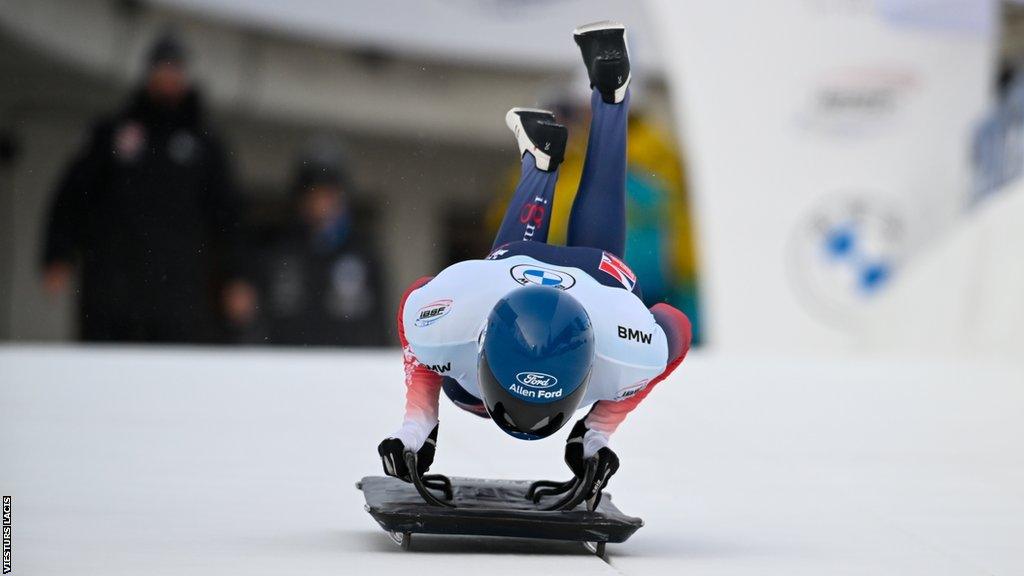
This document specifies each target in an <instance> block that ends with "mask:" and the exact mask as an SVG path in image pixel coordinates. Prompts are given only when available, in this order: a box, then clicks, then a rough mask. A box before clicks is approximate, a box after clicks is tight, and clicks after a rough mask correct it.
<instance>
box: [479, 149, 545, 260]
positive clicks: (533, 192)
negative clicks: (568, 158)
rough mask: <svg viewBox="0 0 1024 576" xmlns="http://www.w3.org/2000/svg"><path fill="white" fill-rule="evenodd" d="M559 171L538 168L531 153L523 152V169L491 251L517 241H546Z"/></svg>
mask: <svg viewBox="0 0 1024 576" xmlns="http://www.w3.org/2000/svg"><path fill="white" fill-rule="evenodd" d="M557 180H558V172H557V171H552V172H545V171H543V170H539V169H538V168H537V165H536V164H535V163H534V160H533V155H532V154H530V153H529V152H527V153H525V154H523V168H522V173H521V175H520V176H519V185H518V186H516V191H515V194H513V196H512V201H511V202H509V205H508V209H507V210H506V212H505V218H504V220H502V221H501V228H499V229H498V235H497V237H495V239H494V245H493V246H492V247H491V250H494V249H496V248H498V247H499V246H502V245H504V244H508V243H509V242H516V241H519V240H534V241H537V242H547V241H548V229H549V228H550V227H551V201H552V200H553V199H554V197H555V182H556V181H557Z"/></svg>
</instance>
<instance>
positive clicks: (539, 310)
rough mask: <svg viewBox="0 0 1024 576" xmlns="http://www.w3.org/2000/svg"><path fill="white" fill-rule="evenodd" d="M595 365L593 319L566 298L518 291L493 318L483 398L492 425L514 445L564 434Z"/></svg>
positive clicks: (481, 365) (480, 366) (552, 292)
mask: <svg viewBox="0 0 1024 576" xmlns="http://www.w3.org/2000/svg"><path fill="white" fill-rule="evenodd" d="M593 365H594V329H593V327H592V326H591V323H590V316H589V315H588V314H587V311H586V310H584V309H583V306H582V305H581V304H580V303H579V302H577V301H576V299H575V298H573V297H572V296H570V295H569V294H567V293H566V292H565V291H564V290H560V289H557V288H546V287H541V286H536V287H527V288H516V289H514V290H512V291H511V292H509V293H508V294H506V295H505V296H504V297H503V298H502V299H501V300H498V303H497V304H495V305H494V308H492V309H491V313H490V314H489V315H488V316H487V325H486V326H485V328H484V333H483V342H482V343H481V346H480V357H479V360H478V363H477V372H478V376H479V382H480V392H481V394H482V395H483V400H484V405H485V406H486V407H487V412H488V414H490V415H491V419H492V420H494V423H495V424H497V425H498V427H499V428H501V429H502V430H504V431H505V432H506V433H508V434H510V435H512V436H515V437H516V438H520V439H523V440H538V439H540V438H544V437H546V436H550V435H551V434H554V433H555V432H556V431H557V430H558V429H559V428H561V427H562V426H563V425H564V424H565V423H566V421H567V420H568V419H569V417H570V416H572V414H573V412H575V411H576V408H577V407H578V406H579V404H580V400H582V399H583V396H584V394H586V391H587V383H588V382H589V380H590V371H591V368H592V367H593Z"/></svg>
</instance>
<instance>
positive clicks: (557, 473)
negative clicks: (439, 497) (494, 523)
mask: <svg viewBox="0 0 1024 576" xmlns="http://www.w3.org/2000/svg"><path fill="white" fill-rule="evenodd" d="M677 374H678V375H677V376H675V377H673V378H672V379H670V380H669V381H667V382H664V383H663V384H661V386H659V388H658V389H657V390H656V391H655V392H654V393H653V394H652V395H651V396H650V397H649V398H648V400H647V401H646V402H645V403H644V404H643V405H642V406H641V407H640V409H639V410H638V412H637V413H635V414H633V415H632V416H631V417H630V418H629V419H628V420H627V421H626V423H625V424H624V425H623V427H622V429H621V430H620V431H619V434H618V435H617V436H616V437H615V438H614V439H613V442H614V444H613V445H614V447H615V449H616V450H617V451H618V453H619V454H620V456H621V458H622V469H621V471H620V472H619V474H618V476H616V477H615V478H614V479H613V480H612V483H611V491H612V492H613V493H614V494H615V498H616V501H617V503H618V505H619V506H620V507H621V508H622V509H623V510H624V511H626V512H627V513H629V514H634V515H637V516H641V517H643V518H644V519H645V520H646V521H647V525H646V527H644V528H642V529H641V530H640V531H639V532H638V533H637V534H636V535H635V536H634V537H633V539H632V540H630V541H629V542H627V543H625V544H621V545H610V546H609V547H608V549H609V553H610V554H611V565H608V564H605V563H604V562H602V561H601V560H599V559H597V558H595V557H593V556H590V555H588V554H587V553H585V552H583V551H582V550H581V547H579V546H578V545H561V544H551V543H535V542H530V541H514V542H507V541H500V540H476V539H466V538H443V537H426V536H422V537H418V538H414V541H415V548H417V549H418V551H414V552H402V551H401V550H400V549H399V548H398V547H397V546H395V545H393V544H391V543H390V541H389V540H388V539H387V537H386V536H385V535H384V533H383V532H382V531H381V530H380V529H379V528H378V527H377V526H376V524H374V522H373V521H372V520H371V519H370V517H369V516H368V515H367V514H366V513H365V512H364V511H363V508H362V505H363V502H362V496H361V494H360V493H359V492H358V491H356V490H355V488H354V483H355V482H356V480H358V479H359V478H360V477H361V476H363V475H366V474H376V473H379V464H378V461H377V458H376V454H375V447H376V444H377V442H378V441H379V440H380V439H381V438H382V437H383V436H384V435H386V434H387V433H389V432H391V431H392V430H393V429H394V428H395V427H396V426H397V424H398V421H399V418H400V417H401V413H402V406H403V386H402V384H401V377H402V371H401V368H400V356H399V354H398V352H397V351H386V352H371V353H317V352H311V353H303V352H270V351H241V352H237V351H225V350H219V351H193V350H189V349H168V350H156V351H154V350H148V349H141V348H138V349H135V348H129V349H123V348H122V349H117V350H115V349H103V348H98V349H64V348H32V347H10V348H0V491H2V493H3V494H12V495H13V496H14V510H13V521H14V526H13V528H14V534H13V535H14V557H13V560H14V570H13V572H12V574H14V575H15V576H21V575H26V576H28V575H51V574H58V575H59V574H76V575H86V574H88V575H93V574H95V575H100V574H102V575H105V576H113V575H133V576H135V575H148V574H168V575H170V574H173V575H175V576H179V575H182V574H204V575H205V574H209V575H262V574H268V575H269V574H274V575H282V574H287V575H305V574H317V575H328V574H330V575H337V574H371V575H375V576H388V575H393V574H394V575H398V574H402V575H410V574H414V575H426V574H487V575H488V576H494V575H500V574H514V575H516V576H522V575H523V574H556V575H558V576H569V575H574V574H585V575H587V576H593V575H597V574H700V575H709V574H711V575H715V574H757V575H765V574H779V575H785V576H793V575H798V574H808V575H815V576H821V575H822V574H828V575H834V574H871V575H879V574H893V575H901V576H906V575H918V574H920V575H928V576H936V575H942V574H963V575H968V574H993V575H1019V574H1024V449H1022V447H1021V442H1022V439H1024V418H1022V413H1024V412H1022V408H1024V375H1022V372H1021V370H1020V369H1019V367H1010V366H998V365H973V364H953V363H946V364H934V363H916V364H910V363H896V362H886V363H872V364H865V363H856V362H851V361H832V362H824V361H816V362H781V361H778V360H766V359H749V358H748V359H743V360H740V359H720V358H709V357H702V356H700V355H693V356H692V357H691V358H690V359H688V360H687V361H686V363H685V364H684V365H683V367H682V369H681V370H680V371H679V372H678V373H677ZM441 417H442V420H441V433H440V441H439V454H438V459H437V462H436V464H435V467H434V469H435V470H436V471H439V472H443V473H447V474H454V475H474V476H477V475H479V476H496V477H516V478H540V477H548V478H558V479H561V478H565V477H567V471H566V470H565V469H564V465H563V464H562V462H561V451H562V443H563V440H564V439H563V438H562V436H564V435H563V434H559V435H558V437H557V438H552V439H549V440H545V441H542V442H535V443H525V442H519V441H516V440H513V439H511V438H508V437H506V436H504V435H503V434H502V433H501V432H500V431H498V430H497V429H496V428H494V427H492V426H491V425H490V424H489V423H487V422H485V421H482V420H479V419H477V418H476V417H473V416H470V415H468V414H463V413H460V412H458V410H457V409H455V408H453V407H452V406H450V405H443V407H442V412H441Z"/></svg>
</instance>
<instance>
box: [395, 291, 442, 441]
mask: <svg viewBox="0 0 1024 576" xmlns="http://www.w3.org/2000/svg"><path fill="white" fill-rule="evenodd" d="M431 278H432V277H431V276H425V277H423V278H420V279H419V280H417V281H415V282H413V283H412V285H411V286H409V288H408V289H406V291H405V294H403V295H402V303H401V304H400V305H399V306H398V339H399V341H400V342H401V344H402V361H403V363H404V365H405V386H406V389H405V420H404V421H403V423H402V427H401V428H400V429H399V431H398V432H397V433H395V436H394V437H396V438H399V439H401V440H402V443H403V444H405V446H406V447H407V448H411V449H413V450H419V449H420V447H421V446H423V442H425V441H426V439H427V436H428V435H429V434H430V432H431V430H433V429H434V426H435V425H436V424H437V412H438V398H439V396H440V393H441V375H440V374H437V373H435V372H433V371H431V370H428V369H427V368H426V367H425V366H423V365H422V364H420V363H419V362H418V361H417V360H416V357H415V356H414V355H413V353H412V350H410V349H409V340H408V339H406V337H405V324H404V323H403V321H402V316H403V312H404V311H405V301H406V300H408V299H409V294H411V293H412V292H413V291H414V290H416V289H417V288H420V287H421V286H423V285H424V284H426V283H427V282H429V281H430V280H431Z"/></svg>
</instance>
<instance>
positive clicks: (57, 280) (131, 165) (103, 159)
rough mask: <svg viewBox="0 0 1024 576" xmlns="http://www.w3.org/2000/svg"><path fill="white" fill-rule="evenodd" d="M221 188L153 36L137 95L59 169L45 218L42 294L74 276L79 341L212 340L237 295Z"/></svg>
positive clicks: (184, 84) (223, 168)
mask: <svg viewBox="0 0 1024 576" xmlns="http://www.w3.org/2000/svg"><path fill="white" fill-rule="evenodd" d="M230 180H231V179H230V175H229V168H228V166H227V159H226V154H225V150H224V147H223V145H222V144H221V142H220V140H219V139H218V138H217V136H216V135H215V134H214V133H213V132H212V130H211V128H210V126H209V125H208V124H207V123H206V121H205V120H204V117H203V107H202V103H201V99H200V97H199V94H198V93H197V91H196V90H195V89H194V88H193V87H192V85H191V83H190V80H189V76H188V71H187V68H186V54H185V49H184V47H183V46H182V44H181V43H180V42H179V41H178V40H177V39H176V38H175V37H174V36H173V35H165V36H164V37H162V38H161V39H160V40H158V41H157V42H156V43H155V44H154V46H153V47H152V48H151V50H150V53H149V56H148V69H147V72H146V77H145V80H144V82H143V83H142V86H141V87H140V88H139V89H138V90H136V91H135V92H134V93H133V94H132V95H131V97H130V99H129V101H128V103H127V105H126V106H125V107H124V108H123V109H122V110H121V111H120V112H118V113H117V114H115V115H113V116H112V117H110V118H107V119H103V120H101V121H99V122H98V123H97V124H96V126H95V127H94V129H93V130H92V133H91V137H90V138H89V140H88V142H87V144H86V145H85V146H84V147H83V148H82V150H81V151H80V152H79V153H78V154H77V156H76V157H75V158H74V159H73V160H72V161H71V163H70V165H69V166H68V167H67V169H66V170H65V172H64V175H63V177H62V178H61V179H60V182H59V185H58V187H57V189H56V193H55V195H54V200H53V203H52V206H51V209H50V214H49V225H48V228H47V231H46V237H45V249H44V254H43V260H44V285H45V288H46V289H47V291H48V292H50V293H59V292H61V291H64V290H66V289H67V287H68V285H69V283H70V280H71V277H72V275H73V273H74V272H75V270H76V267H77V272H78V273H79V274H80V282H79V288H80V290H79V294H78V307H79V314H80V317H79V330H80V337H81V339H83V340H87V341H139V342H206V341H210V340H213V339H214V338H215V337H216V335H217V334H218V320H219V317H218V307H219V303H220V302H222V301H223V302H230V301H232V300H236V299H237V298H233V297H232V296H231V295H232V294H234V293H237V292H238V290H239V287H240V286H241V287H242V289H243V295H244V284H242V283H241V281H239V280H237V279H236V278H235V275H234V272H233V268H234V261H235V259H236V258H237V256H238V253H237V251H238V246H240V243H239V242H238V240H237V234H238V229H239V222H238V219H239V205H238V201H237V200H236V197H235V196H234V193H233V191H232V187H231V181H230ZM222 290H223V296H222V295H221V294H220V292H221V291H222ZM242 308H243V309H244V306H243V307H242Z"/></svg>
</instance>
